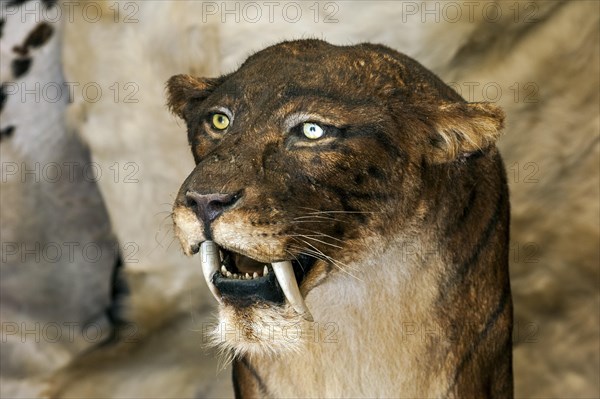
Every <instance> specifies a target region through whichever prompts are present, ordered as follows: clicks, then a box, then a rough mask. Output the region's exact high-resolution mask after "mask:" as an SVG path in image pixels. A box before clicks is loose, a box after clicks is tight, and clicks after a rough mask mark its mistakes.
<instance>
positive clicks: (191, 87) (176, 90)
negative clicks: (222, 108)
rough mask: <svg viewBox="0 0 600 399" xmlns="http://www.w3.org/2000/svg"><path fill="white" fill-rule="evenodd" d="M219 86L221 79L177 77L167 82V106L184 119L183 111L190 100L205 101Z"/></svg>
mask: <svg viewBox="0 0 600 399" xmlns="http://www.w3.org/2000/svg"><path fill="white" fill-rule="evenodd" d="M219 84H220V79H219V78H217V79H211V78H196V77H193V76H190V75H175V76H173V77H171V78H170V79H169V80H168V81H167V106H168V107H169V110H170V111H171V112H172V113H174V114H175V115H177V116H179V117H180V118H183V111H184V110H185V106H186V105H187V103H188V102H189V101H190V100H203V99H205V98H206V97H208V96H209V95H210V93H212V91H213V90H214V89H215V88H216V87H217V86H218V85H219Z"/></svg>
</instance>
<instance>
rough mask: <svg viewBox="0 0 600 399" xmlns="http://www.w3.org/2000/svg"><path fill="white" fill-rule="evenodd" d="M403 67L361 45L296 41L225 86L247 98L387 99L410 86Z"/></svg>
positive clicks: (259, 56) (261, 55)
mask: <svg viewBox="0 0 600 399" xmlns="http://www.w3.org/2000/svg"><path fill="white" fill-rule="evenodd" d="M400 69H401V64H400V63H399V62H398V61H396V60H393V59H392V58H391V57H389V56H387V55H386V54H377V53H375V52H373V51H370V50H367V49H364V48H361V47H359V46H354V47H340V46H333V45H330V44H328V43H324V42H313V41H308V42H292V43H283V44H280V45H277V46H273V47H269V48H267V49H265V50H263V51H261V52H258V53H256V54H254V55H253V56H251V57H250V58H249V59H248V60H247V61H246V62H245V63H244V64H243V65H242V66H241V67H240V69H239V70H238V71H236V72H235V73H234V74H233V75H232V76H231V77H230V78H229V79H228V80H227V81H226V82H225V83H226V88H227V89H229V90H230V91H233V92H240V93H244V95H245V96H260V95H265V94H266V93H267V94H272V95H281V96H284V97H288V96H289V97H294V96H296V95H298V96H300V95H308V96H311V95H314V96H328V97H333V98H335V97H336V96H339V97H353V98H361V97H368V98H371V99H374V98H373V97H375V98H382V99H383V98H385V97H386V96H389V95H390V94H392V92H394V91H399V90H402V89H403V88H404V87H405V83H404V81H403V78H402V74H401V70H400ZM236 89H237V90H236Z"/></svg>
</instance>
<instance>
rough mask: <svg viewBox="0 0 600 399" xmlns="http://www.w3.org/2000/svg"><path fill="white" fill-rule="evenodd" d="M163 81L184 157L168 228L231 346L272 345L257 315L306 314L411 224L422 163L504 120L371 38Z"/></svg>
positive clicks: (491, 134)
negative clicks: (340, 278) (311, 297)
mask: <svg viewBox="0 0 600 399" xmlns="http://www.w3.org/2000/svg"><path fill="white" fill-rule="evenodd" d="M167 90H168V105H169V107H170V109H171V111H172V112H173V113H175V114H176V115H177V116H179V117H181V118H183V119H184V120H185V122H186V124H187V131H188V138H189V143H190V145H191V149H192V153H193V156H194V159H195V161H196V167H195V169H194V170H193V171H192V172H191V174H190V175H189V176H188V177H187V179H186V180H185V181H184V183H183V185H182V186H181V189H180V191H179V193H178V196H177V199H176V202H175V205H174V213H173V215H174V216H173V218H174V222H175V231H176V235H177V237H178V238H179V240H180V242H181V244H182V246H183V250H184V252H185V253H186V254H188V255H192V254H194V253H197V252H199V251H200V250H201V249H202V251H201V252H202V253H201V258H202V259H201V263H202V264H203V267H204V269H205V276H206V278H207V283H208V285H209V287H210V288H211V291H212V292H213V293H214V294H215V296H216V297H217V299H218V300H219V302H220V303H221V306H220V309H221V317H223V318H224V320H223V321H227V322H230V323H233V325H234V326H233V328H238V329H240V330H243V331H244V333H243V334H242V335H244V339H242V341H243V345H242V344H239V345H236V343H231V346H232V347H233V348H234V349H238V350H240V351H241V352H244V351H249V352H253V351H255V352H261V351H265V350H274V351H277V350H279V349H281V348H283V346H281V347H279V346H277V345H275V344H274V343H273V342H265V340H264V339H262V338H261V336H260V335H261V334H260V333H259V332H257V331H258V330H259V329H258V328H257V326H258V325H261V323H263V324H264V323H275V324H278V323H279V324H283V323H294V322H299V321H301V320H302V318H304V319H307V320H310V319H311V315H310V309H309V307H307V306H306V304H305V303H304V298H305V297H306V295H307V294H308V293H309V292H310V291H311V289H312V288H313V287H315V286H316V285H318V284H327V281H326V280H325V278H326V277H327V276H328V275H330V274H334V273H344V272H347V270H344V269H345V265H347V264H348V263H355V262H357V261H359V260H361V259H365V258H367V257H369V256H370V253H371V252H372V251H373V250H374V249H373V247H372V243H373V242H377V243H379V245H380V246H381V248H383V247H384V246H385V243H386V242H388V241H389V240H390V239H391V238H393V237H395V236H397V235H399V234H402V233H403V232H405V231H408V230H415V229H420V228H424V227H423V215H424V214H425V213H427V212H428V210H429V208H428V207H429V206H430V204H429V202H428V201H427V194H426V193H427V191H428V190H431V187H430V186H431V181H430V180H428V179H430V178H431V171H433V170H435V171H439V170H444V168H451V167H452V165H455V164H457V163H460V162H462V160H464V159H465V158H467V157H469V156H470V155H473V154H476V153H481V152H486V151H488V150H490V149H491V148H493V147H494V142H495V141H496V139H497V137H498V136H499V132H500V130H501V128H502V124H503V114H502V112H501V111H500V110H499V109H498V108H497V107H495V106H494V105H492V104H487V103H467V102H465V101H464V100H463V99H462V98H461V97H460V96H459V95H458V94H456V93H455V92H454V91H453V90H452V89H450V88H449V87H448V86H446V85H445V84H444V83H443V82H442V81H441V80H439V79H438V78H437V77H436V76H435V75H433V74H432V73H431V72H429V71H428V70H427V69H425V68H424V67H423V66H421V65H420V64H418V63H417V62H416V61H414V60H412V59H410V58H409V57H407V56H405V55H403V54H400V53H398V52H396V51H393V50H391V49H389V48H387V47H384V46H381V45H373V44H359V45H355V46H334V45H331V44H329V43H326V42H324V41H320V40H299V41H292V42H283V43H280V44H277V45H275V46H272V47H269V48H267V49H265V50H263V51H260V52H258V53H256V54H254V55H252V56H251V57H250V58H248V60H246V62H244V63H243V64H242V66H241V67H240V68H239V69H238V70H237V71H235V72H233V73H231V74H228V75H224V76H221V77H218V78H197V77H192V76H188V75H177V76H173V77H172V78H171V79H170V80H169V81H168V84H167ZM365 272H368V271H365ZM238 338H239V336H238Z"/></svg>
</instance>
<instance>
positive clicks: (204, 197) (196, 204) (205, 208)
mask: <svg viewBox="0 0 600 399" xmlns="http://www.w3.org/2000/svg"><path fill="white" fill-rule="evenodd" d="M185 198H186V202H187V206H188V207H189V208H190V209H192V210H193V211H194V212H195V213H196V216H198V219H200V220H202V221H203V222H204V224H205V225H209V224H210V223H211V222H212V221H214V220H215V219H216V218H217V217H219V215H221V214H222V213H223V211H225V209H227V208H228V207H230V206H231V205H233V204H235V203H236V201H237V200H238V199H239V195H236V194H198V193H197V192H195V191H188V192H187V193H186V194H185Z"/></svg>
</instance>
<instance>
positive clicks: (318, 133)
mask: <svg viewBox="0 0 600 399" xmlns="http://www.w3.org/2000/svg"><path fill="white" fill-rule="evenodd" d="M302 133H304V135H305V136H306V137H308V138H309V139H313V140H316V139H319V138H321V137H322V136H323V134H325V132H324V131H323V128H322V127H321V126H319V125H317V124H316V123H310V122H307V123H304V124H302Z"/></svg>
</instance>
